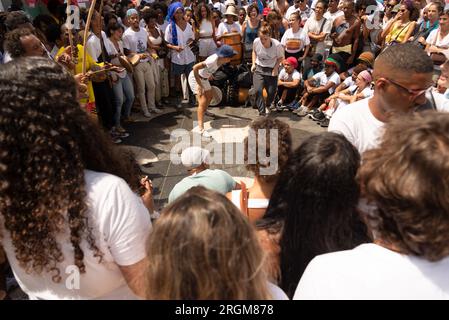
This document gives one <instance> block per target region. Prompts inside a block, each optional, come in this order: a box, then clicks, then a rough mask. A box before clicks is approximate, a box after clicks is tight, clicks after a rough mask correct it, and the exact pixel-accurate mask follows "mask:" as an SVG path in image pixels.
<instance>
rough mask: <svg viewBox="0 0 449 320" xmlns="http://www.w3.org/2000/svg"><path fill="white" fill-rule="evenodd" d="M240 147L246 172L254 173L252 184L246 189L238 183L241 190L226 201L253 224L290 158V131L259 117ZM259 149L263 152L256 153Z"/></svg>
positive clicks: (286, 126) (272, 121)
mask: <svg viewBox="0 0 449 320" xmlns="http://www.w3.org/2000/svg"><path fill="white" fill-rule="evenodd" d="M261 134H264V135H265V137H263V136H261ZM273 137H275V138H277V140H275V141H273V142H276V143H275V145H272V138H273ZM268 141H270V142H268ZM244 143H245V163H246V168H247V169H248V170H249V171H251V172H252V173H254V176H255V177H254V183H253V185H252V186H251V187H249V188H246V185H245V183H243V182H241V183H240V185H241V190H234V191H232V193H231V192H230V193H228V194H227V197H228V199H230V200H231V201H232V203H234V204H235V205H236V207H237V208H239V209H240V211H241V212H242V213H243V214H244V215H245V216H247V217H248V219H249V220H250V221H251V222H255V221H257V220H258V219H260V218H262V217H263V216H264V214H265V211H266V209H267V207H268V203H269V200H270V197H271V193H272V192H273V188H274V186H275V185H276V182H277V179H278V177H279V174H280V173H281V172H282V170H283V168H284V166H285V164H286V163H287V160H288V158H289V156H290V154H291V146H292V136H291V133H290V127H289V126H288V125H287V124H286V123H285V122H282V121H280V120H276V119H269V118H266V117H259V118H258V119H256V120H254V121H253V122H252V123H251V124H250V127H249V134H248V137H246V138H245V142H244ZM262 147H263V148H265V152H260V150H259V148H262Z"/></svg>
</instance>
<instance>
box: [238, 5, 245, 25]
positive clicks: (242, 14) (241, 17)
mask: <svg viewBox="0 0 449 320" xmlns="http://www.w3.org/2000/svg"><path fill="white" fill-rule="evenodd" d="M245 21H246V10H245V8H240V9H239V24H240V27H241V28H243V23H244V22H245Z"/></svg>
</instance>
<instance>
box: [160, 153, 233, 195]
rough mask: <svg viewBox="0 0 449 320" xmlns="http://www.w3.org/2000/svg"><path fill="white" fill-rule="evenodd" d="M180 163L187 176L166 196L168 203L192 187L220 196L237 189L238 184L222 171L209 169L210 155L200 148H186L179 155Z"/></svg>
mask: <svg viewBox="0 0 449 320" xmlns="http://www.w3.org/2000/svg"><path fill="white" fill-rule="evenodd" d="M181 162H182V164H183V165H184V167H186V168H187V170H188V172H189V174H190V175H189V176H188V177H185V178H184V179H182V180H181V181H180V182H178V183H177V184H176V185H175V186H174V187H173V189H172V191H171V192H170V195H169V196H168V202H169V203H170V202H173V201H174V200H176V198H178V197H179V196H181V195H182V194H183V193H185V192H186V191H187V190H189V189H190V188H192V187H194V186H203V187H205V188H208V189H211V190H215V191H217V192H220V193H222V194H226V193H228V192H230V191H232V190H233V189H234V188H236V187H239V184H238V183H237V182H235V181H234V179H233V178H232V177H231V176H230V175H229V174H228V173H227V172H226V171H223V170H219V169H213V170H212V169H209V164H210V154H209V151H207V150H206V149H202V148H200V147H195V146H194V147H188V148H186V149H184V151H183V152H182V153H181Z"/></svg>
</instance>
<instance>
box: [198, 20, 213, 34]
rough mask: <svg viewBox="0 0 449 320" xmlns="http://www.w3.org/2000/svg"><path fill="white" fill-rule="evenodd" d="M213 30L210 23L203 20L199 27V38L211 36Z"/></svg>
mask: <svg viewBox="0 0 449 320" xmlns="http://www.w3.org/2000/svg"><path fill="white" fill-rule="evenodd" d="M213 32H214V30H213V26H212V22H210V21H209V20H207V19H203V20H202V21H201V25H200V38H202V37H210V36H212V34H213Z"/></svg>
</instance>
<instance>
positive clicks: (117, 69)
mask: <svg viewBox="0 0 449 320" xmlns="http://www.w3.org/2000/svg"><path fill="white" fill-rule="evenodd" d="M104 69H105V70H108V71H112V72H118V73H120V72H123V71H124V70H125V68H122V67H119V66H116V65H113V64H110V63H105V64H104Z"/></svg>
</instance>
